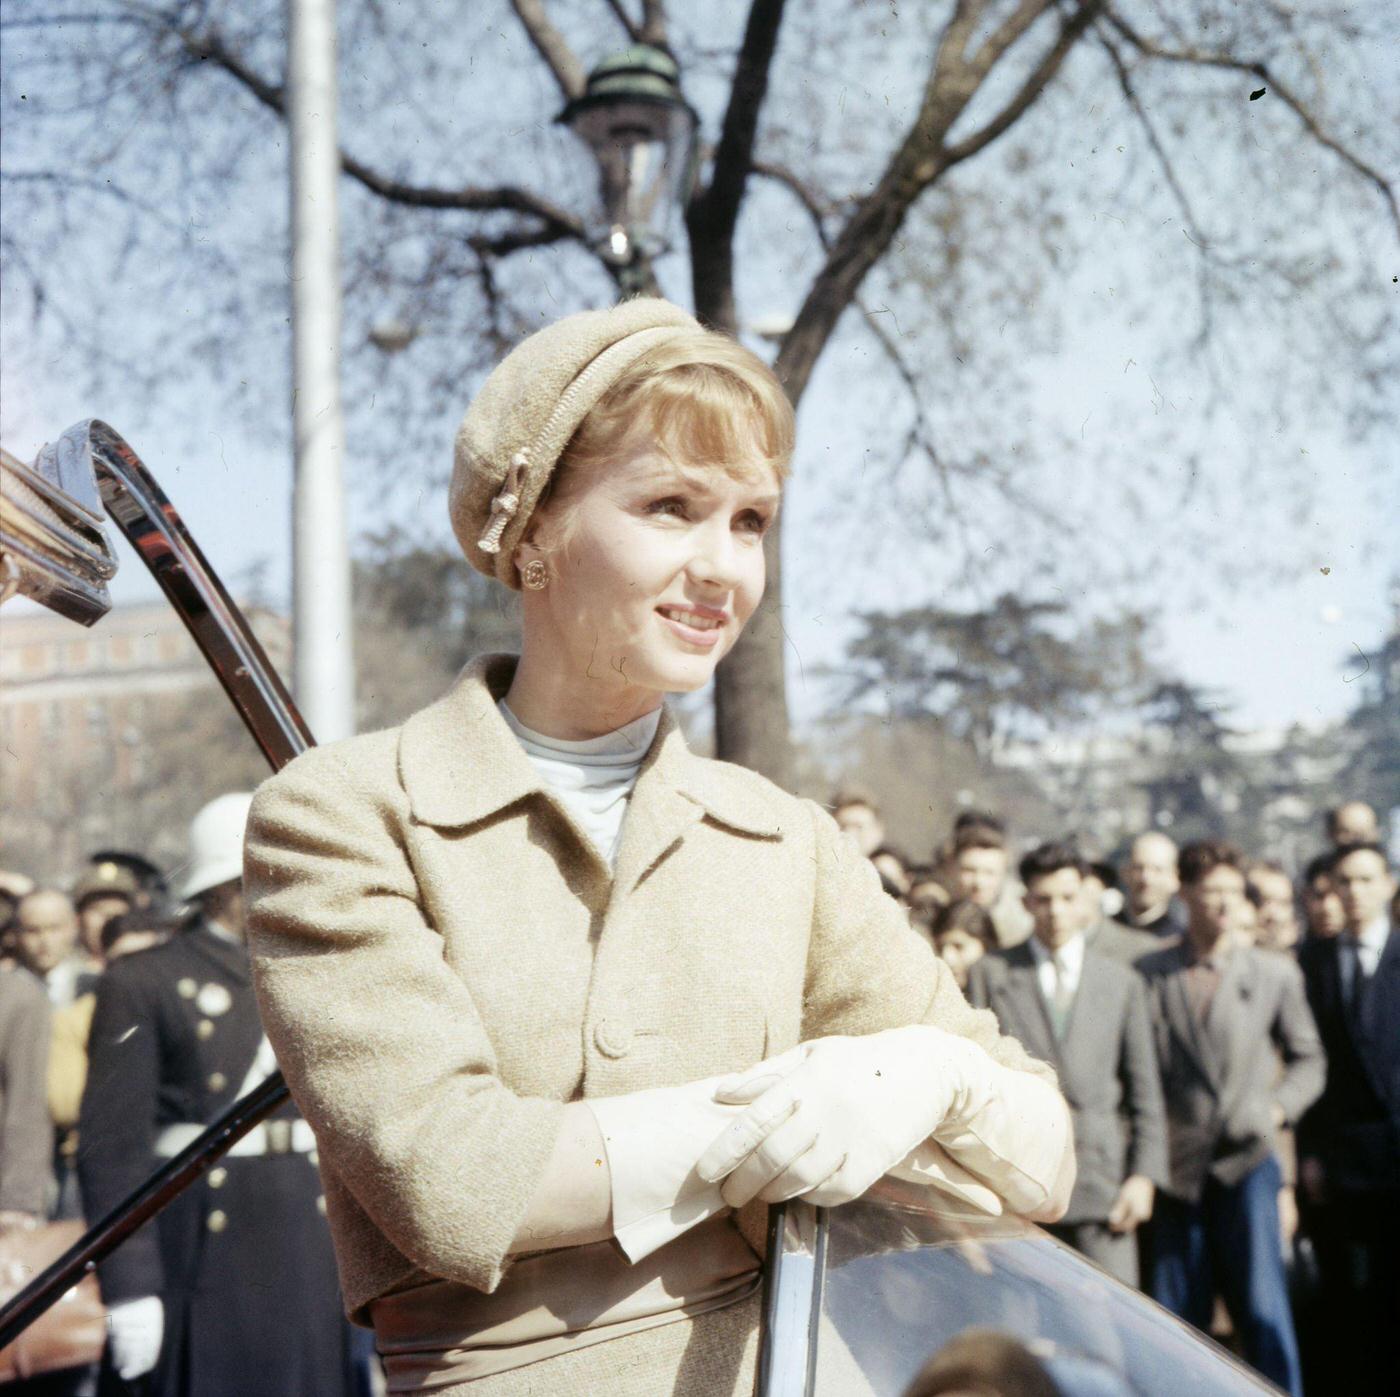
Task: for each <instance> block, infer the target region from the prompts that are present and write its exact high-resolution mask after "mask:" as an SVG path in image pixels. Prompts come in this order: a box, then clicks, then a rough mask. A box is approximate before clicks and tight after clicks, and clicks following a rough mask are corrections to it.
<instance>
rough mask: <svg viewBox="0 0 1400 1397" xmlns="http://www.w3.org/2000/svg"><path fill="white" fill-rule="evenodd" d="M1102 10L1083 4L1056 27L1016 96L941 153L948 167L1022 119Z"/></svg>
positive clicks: (1096, 2) (1093, 0)
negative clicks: (1047, 47)
mask: <svg viewBox="0 0 1400 1397" xmlns="http://www.w3.org/2000/svg"><path fill="white" fill-rule="evenodd" d="M1102 8H1103V0H1085V3H1083V4H1081V5H1079V6H1078V8H1077V9H1076V10H1075V11H1074V13H1073V14H1072V15H1070V16H1069V18H1068V19H1066V20H1064V21H1062V23H1061V25H1060V33H1059V37H1058V38H1057V39H1056V40H1055V43H1054V45H1053V46H1052V47H1051V49H1050V51H1049V52H1048V53H1047V54H1046V55H1045V57H1044V58H1042V59H1041V60H1040V62H1039V63H1037V64H1036V65H1035V67H1034V68H1033V69H1032V70H1031V74H1030V76H1029V77H1028V78H1027V79H1026V80H1025V82H1023V83H1022V84H1021V87H1020V89H1019V90H1018V91H1017V93H1016V95H1015V96H1014V97H1013V98H1012V99H1011V100H1010V101H1009V102H1008V103H1007V104H1006V105H1005V106H1004V107H1003V108H1002V109H1001V111H1000V112H999V113H998V114H997V115H996V116H995V117H993V118H992V120H991V121H989V122H988V123H987V124H986V125H985V126H984V127H983V128H982V129H981V130H980V131H975V132H973V134H972V135H970V136H968V137H967V138H966V139H965V140H962V141H959V142H958V143H957V145H954V146H949V147H948V148H947V149H946V150H945V151H944V159H945V160H946V162H947V165H948V167H950V168H951V167H952V166H953V165H956V164H958V163H959V162H961V161H963V160H966V159H967V158H968V157H969V156H973V155H976V154H977V152H978V151H979V150H982V149H984V148H985V147H987V146H989V145H990V144H991V143H992V142H993V141H994V140H996V138H997V137H998V136H1000V135H1001V134H1002V133H1003V132H1004V131H1006V130H1007V129H1008V128H1009V127H1011V126H1012V125H1014V124H1015V123H1016V122H1017V121H1019V120H1020V119H1021V117H1022V116H1024V115H1025V112H1026V109H1027V108H1028V107H1029V106H1030V105H1031V103H1033V102H1034V101H1035V99H1036V98H1037V97H1039V96H1040V94H1041V93H1042V92H1044V91H1045V88H1046V86H1047V85H1048V84H1049V82H1050V80H1051V79H1052V78H1053V77H1054V76H1055V74H1056V73H1058V72H1059V71H1060V65H1061V64H1063V63H1064V61H1065V58H1066V56H1067V55H1068V54H1069V51H1070V50H1071V49H1072V48H1073V47H1074V46H1075V44H1077V43H1078V42H1079V41H1080V39H1082V38H1083V37H1084V31H1085V30H1086V29H1087V28H1088V27H1089V25H1090V23H1091V22H1092V21H1093V19H1094V17H1095V15H1097V14H1098V12H1099V10H1101V9H1102Z"/></svg>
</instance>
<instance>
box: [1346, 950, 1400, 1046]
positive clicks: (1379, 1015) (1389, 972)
mask: <svg viewBox="0 0 1400 1397" xmlns="http://www.w3.org/2000/svg"><path fill="white" fill-rule="evenodd" d="M1358 968H1359V967H1358ZM1387 1004H1400V931H1397V930H1396V928H1395V926H1394V925H1393V924H1392V926H1391V928H1390V934H1389V935H1388V936H1387V937H1386V942H1385V945H1384V946H1383V947H1382V948H1381V958H1380V963H1379V964H1378V965H1377V966H1376V973H1375V974H1374V975H1372V976H1371V980H1370V983H1369V984H1367V985H1366V987H1365V992H1364V993H1362V994H1361V998H1360V1003H1359V1004H1358V1005H1357V1010H1358V1012H1357V1014H1356V1016H1355V1019H1354V1022H1355V1024H1356V1029H1357V1034H1358V1037H1359V1039H1360V1040H1361V1041H1360V1043H1359V1044H1358V1046H1359V1047H1362V1048H1363V1049H1366V1050H1369V1048H1370V1046H1371V1044H1372V1043H1374V1042H1376V1041H1377V1040H1378V1036H1379V1034H1380V1033H1381V1031H1382V1025H1383V1024H1385V1023H1387V1022H1393V1020H1394V1017H1395V1012H1394V1010H1393V1009H1392V1010H1391V1013H1390V1015H1389V1016H1387V1015H1386V1014H1385V1013H1383V1012H1382V1008H1383V1006H1384V1005H1387ZM1368 1056H1369V1052H1368Z"/></svg>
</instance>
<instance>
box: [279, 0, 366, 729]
mask: <svg viewBox="0 0 1400 1397" xmlns="http://www.w3.org/2000/svg"><path fill="white" fill-rule="evenodd" d="M287 21H288V23H287V118H288V126H289V128H290V139H291V174H292V181H291V184H292V188H291V194H292V428H293V436H294V441H295V474H296V484H295V489H294V492H293V499H292V592H293V596H292V643H293V658H292V680H293V683H292V687H293V690H294V692H295V694H296V699H297V703H298V705H299V706H300V708H301V711H302V713H303V714H305V716H306V721H307V723H308V724H309V726H310V727H311V729H312V731H313V732H315V733H316V734H317V735H318V736H319V737H320V739H321V740H322V741H323V742H329V741H332V740H334V739H336V738H340V737H348V736H350V734H351V733H353V732H354V730H355V680H354V650H353V646H352V633H351V596H350V550H349V539H348V529H347V524H346V511H345V490H344V482H343V477H342V470H343V465H344V456H345V428H344V423H343V421H342V418H341V410H340V223H339V219H338V217H337V215H336V192H337V190H336V183H337V180H338V178H339V175H340V153H339V149H338V146H337V142H336V73H335V0H288V3H287Z"/></svg>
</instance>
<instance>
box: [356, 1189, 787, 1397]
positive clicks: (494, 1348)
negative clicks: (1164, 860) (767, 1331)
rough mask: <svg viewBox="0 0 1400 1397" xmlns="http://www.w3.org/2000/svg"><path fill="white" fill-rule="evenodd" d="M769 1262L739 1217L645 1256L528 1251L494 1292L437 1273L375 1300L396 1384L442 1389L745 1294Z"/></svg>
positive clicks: (379, 1335) (612, 1250) (373, 1311)
mask: <svg viewBox="0 0 1400 1397" xmlns="http://www.w3.org/2000/svg"><path fill="white" fill-rule="evenodd" d="M762 1274H763V1268H762V1264H761V1262H760V1260H759V1257H758V1255H757V1254H756V1253H755V1252H754V1250H753V1248H752V1247H750V1246H749V1244H748V1243H747V1242H746V1241H745V1240H744V1239H743V1237H742V1236H741V1235H740V1233H739V1231H738V1229H737V1228H736V1227H735V1225H734V1222H733V1219H732V1218H731V1217H729V1216H727V1215H726V1216H721V1217H716V1218H711V1219H709V1220H708V1221H707V1222H703V1223H701V1224H700V1225H699V1226H697V1227H693V1228H691V1230H690V1231H689V1232H687V1233H685V1234H684V1235H683V1236H681V1237H678V1238H676V1240H675V1241H674V1242H671V1243H669V1244H668V1245H666V1246H664V1247H662V1248H660V1249H659V1250H658V1251H656V1252H653V1253H652V1255H651V1256H649V1257H646V1258H644V1259H643V1260H642V1261H640V1262H638V1263H637V1264H636V1265H635V1266H634V1265H632V1264H631V1263H629V1262H628V1260H627V1258H626V1257H625V1256H624V1255H623V1254H622V1251H621V1250H620V1249H619V1248H618V1246H617V1245H616V1243H614V1242H611V1241H608V1242H594V1243H591V1244H589V1245H588V1246H582V1247H565V1248H561V1249H559V1250H557V1251H548V1252H537V1253H535V1254H534V1255H533V1256H522V1257H520V1258H518V1259H517V1260H516V1261H515V1262H514V1264H513V1265H512V1266H511V1268H510V1270H509V1271H508V1272H507V1273H506V1276H505V1279H504V1280H503V1281H502V1282H501V1284H500V1286H499V1287H498V1288H497V1289H496V1290H495V1291H494V1292H493V1293H491V1294H489V1295H488V1294H486V1293H485V1292H483V1291H480V1290H473V1289H472V1288H471V1287H470V1286H465V1285H458V1284H457V1283H455V1282H453V1281H446V1280H440V1279H429V1280H424V1281H420V1282H418V1283H413V1284H410V1285H408V1286H406V1287H404V1288H403V1289H401V1290H398V1291H394V1292H391V1293H390V1294H388V1295H384V1296H381V1297H380V1298H379V1299H378V1300H375V1301H373V1302H372V1303H371V1305H370V1307H369V1312H370V1319H371V1321H372V1323H373V1324H374V1334H375V1343H376V1347H377V1348H378V1350H379V1353H380V1356H381V1358H382V1359H383V1360H384V1372H385V1376H386V1378H387V1379H388V1390H389V1391H390V1392H391V1393H398V1392H432V1391H435V1390H436V1389H438V1388H442V1387H449V1386H451V1385H452V1384H454V1383H462V1382H469V1381H471V1380H472V1379H474V1378H481V1377H486V1376H488V1375H490V1374H492V1373H501V1372H505V1371H507V1370H508V1369H511V1368H519V1367H523V1366H524V1365H525V1364H527V1363H536V1362H538V1361H539V1360H541V1359H543V1358H553V1357H555V1356H556V1355H558V1354H561V1353H566V1352H569V1351H571V1350H573V1349H577V1348H584V1347H586V1346H588V1345H590V1344H596V1343H602V1342H604V1341H605V1340H608V1339H615V1338H620V1337H622V1336H623V1335H625V1334H631V1333H635V1332H636V1331H638V1330H641V1329H651V1328H654V1327H656V1326H657V1325H661V1324H670V1323H674V1322H675V1321H677V1320H682V1319H690V1318H692V1317H694V1316H696V1315H700V1314H704V1313H706V1312H707V1311H709V1310H717V1309H721V1308H723V1307H724V1306H726V1305H732V1304H736V1303H737V1302H738V1301H740V1300H744V1299H746V1298H747V1297H748V1296H750V1295H752V1294H753V1293H754V1292H755V1291H756V1290H757V1289H758V1287H759V1283H760V1281H761V1279H762Z"/></svg>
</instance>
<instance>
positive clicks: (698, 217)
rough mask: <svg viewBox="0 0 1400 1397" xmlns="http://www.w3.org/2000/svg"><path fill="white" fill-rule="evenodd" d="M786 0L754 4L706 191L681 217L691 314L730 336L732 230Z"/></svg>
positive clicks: (732, 312)
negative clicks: (687, 257) (687, 240)
mask: <svg viewBox="0 0 1400 1397" xmlns="http://www.w3.org/2000/svg"><path fill="white" fill-rule="evenodd" d="M785 3H786V0H753V5H752V7H751V8H750V10H749V19H748V24H747V25H746V26H745V29H744V41H743V44H742V46H741V47H740V49H739V61H738V64H737V65H736V67H735V70H734V81H733V84H732V85H731V87H730V90H729V106H728V108H727V109H726V110H725V113H724V124H723V126H722V127H721V128H720V137H719V145H718V147H717V148H716V150H715V158H714V165H713V168H712V170H711V174H710V183H709V187H708V188H707V189H705V190H704V192H703V193H701V194H698V195H697V196H696V197H695V198H694V199H693V200H691V204H690V208H689V209H688V210H687V211H686V223H687V226H688V227H689V230H690V246H691V273H692V277H693V281H694V290H695V310H696V313H697V314H698V315H699V316H700V317H701V318H702V319H704V320H706V321H707V322H708V323H709V324H711V325H714V326H716V327H718V328H720V329H725V330H729V331H733V330H734V328H735V327H736V325H737V324H738V314H737V311H736V309H735V306H734V228H735V225H736V224H737V223H738V221H739V206H740V205H741V204H742V203H743V202H744V186H745V183H746V182H747V180H748V176H749V169H750V166H751V164H752V161H753V147H754V137H755V135H756V134H757V132H758V116H759V112H760V111H761V110H762V108H763V99H764V97H765V96H766V95H767V92H768V74H769V71H770V70H771V68H772V64H773V54H774V51H775V50H776V48H777V46H778V30H779V28H780V26H781V25H782V22H783V6H784V4H785Z"/></svg>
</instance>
